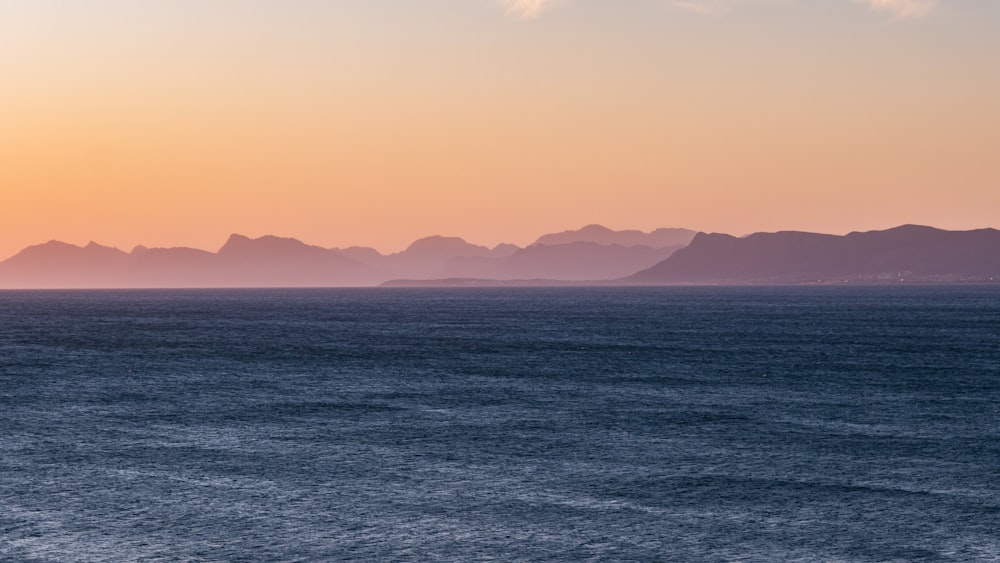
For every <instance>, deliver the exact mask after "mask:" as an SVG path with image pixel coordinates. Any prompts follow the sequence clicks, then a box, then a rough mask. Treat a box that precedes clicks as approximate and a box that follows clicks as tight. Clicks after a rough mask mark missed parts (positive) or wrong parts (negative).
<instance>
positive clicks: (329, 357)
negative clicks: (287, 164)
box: [0, 286, 1000, 561]
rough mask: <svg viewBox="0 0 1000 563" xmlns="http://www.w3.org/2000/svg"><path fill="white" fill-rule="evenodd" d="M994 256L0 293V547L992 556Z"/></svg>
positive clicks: (999, 373) (997, 371)
mask: <svg viewBox="0 0 1000 563" xmlns="http://www.w3.org/2000/svg"><path fill="white" fill-rule="evenodd" d="M997 342H1000V289H998V288H995V287H979V286H954V287H808V288H803V287H800V288H699V289H694V288H656V289H654V288H644V289H638V288H617V289H614V288H604V289H598V288H590V289H502V290H501V289H489V290H487V289H477V290H459V289H450V290H413V289H410V290H388V289H365V290H245V291H235V290H218V291H204V290H191V291H77V292H72V291H67V292H2V293H0V429H2V434H0V459H2V461H3V470H2V471H0V559H7V560H24V561H62V560H88V561H124V560H156V559H160V560H247V559H250V560H254V559H258V560H319V559H340V560H343V559H360V560H371V559H392V560H428V559H452V560H463V561H469V560H484V559H501V560H518V559H520V560H525V559H530V560H540V559H548V560H573V561H577V560H588V559H589V560H670V559H673V560H685V559H686V560H706V561H709V560H711V561H717V560H742V561H755V560H756V561H765V560H767V561H771V560H789V559H802V560H852V561H884V560H906V561H910V560H952V561H968V560H982V561H987V560H996V559H997V558H1000V542H998V540H997V536H996V530H997V529H1000V486H998V485H997V483H1000V464H998V459H1000V424H998V420H1000V347H998V346H997Z"/></svg>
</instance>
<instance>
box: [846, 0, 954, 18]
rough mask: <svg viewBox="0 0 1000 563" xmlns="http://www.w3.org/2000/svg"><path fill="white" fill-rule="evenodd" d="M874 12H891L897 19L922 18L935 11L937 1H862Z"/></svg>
mask: <svg viewBox="0 0 1000 563" xmlns="http://www.w3.org/2000/svg"><path fill="white" fill-rule="evenodd" d="M862 1H863V2H864V3H865V4H868V5H869V6H871V8H872V9H873V10H878V11H880V12H889V13H891V14H892V15H893V16H895V17H897V18H920V17H923V16H926V15H927V14H929V13H930V11H931V10H933V9H934V6H935V5H936V4H937V3H938V2H937V0H862Z"/></svg>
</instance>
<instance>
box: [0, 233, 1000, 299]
mask: <svg viewBox="0 0 1000 563" xmlns="http://www.w3.org/2000/svg"><path fill="white" fill-rule="evenodd" d="M657 232H663V233H666V235H669V236H672V237H676V236H682V237H684V236H687V233H694V231H688V230H687V229H657V230H656V231H652V232H651V233H643V232H642V231H612V230H611V229H607V228H606V227H602V226H600V225H588V226H585V227H583V228H581V229H578V230H576V231H563V232H561V233H553V234H552V235H543V236H542V237H539V239H537V241H536V242H535V243H534V244H532V245H530V246H528V247H525V248H520V247H517V246H515V245H510V244H499V245H497V246H495V247H493V248H489V247H486V246H481V245H476V244H472V243H469V242H467V241H465V240H464V239H462V238H460V237H454V236H438V235H435V236H430V237H423V238H420V239H417V240H416V241H414V242H413V243H412V244H410V245H409V246H408V247H407V248H406V249H405V250H403V251H401V252H397V253H393V254H382V253H380V252H378V251H377V250H375V249H373V248H367V247H349V248H345V249H339V248H324V247H320V246H316V245H310V244H307V243H305V242H302V241H300V240H298V239H295V238H290V237H280V236H275V235H264V236H261V237H257V238H250V237H248V236H245V235H242V234H238V233H234V234H232V235H230V236H229V237H228V239H227V240H226V242H225V243H224V244H223V245H222V246H221V247H219V249H218V250H217V251H215V252H211V251H207V250H200V249H196V248H187V247H166V248H147V247H145V246H142V245H137V246H135V247H134V248H133V249H132V250H131V251H130V252H125V251H122V250H120V249H118V248H115V247H110V246H103V245H101V244H98V243H96V242H94V241H91V242H89V243H88V244H87V245H85V246H76V245H73V244H68V243H65V242H60V241H57V240H50V241H48V242H45V243H42V244H38V245H31V246H28V247H25V248H24V249H22V250H21V251H20V252H18V253H17V254H15V255H14V256H12V257H10V258H8V259H7V260H4V261H2V262H0V288H42V287H44V288H99V287H123V288H125V287H338V286H345V287H346V286H373V285H379V284H383V283H387V282H392V281H393V280H395V281H396V282H397V283H398V282H400V281H401V280H402V281H404V282H406V283H413V284H418V285H434V284H435V283H437V282H441V281H448V280H450V282H449V283H451V284H455V283H461V284H463V285H487V284H496V285H532V284H535V285H552V284H560V283H562V284H569V285H581V284H583V285H587V284H591V285H620V284H640V285H670V284H734V285H739V284H790V283H791V284H795V283H888V282H892V283H898V282H901V281H908V282H942V283H950V282H964V281H1000V231H998V230H996V229H990V228H987V229H975V230H970V231H946V230H942V229H937V228H934V227H929V226H923V225H912V224H907V225H900V226H898V227H894V228H891V229H886V230H881V231H877V230H876V231H855V232H851V233H848V234H846V235H831V234H822V233H811V232H805V231H777V232H760V233H753V234H750V235H746V236H744V237H735V236H733V235H729V234H722V233H705V232H698V233H695V234H693V235H691V239H690V243H689V244H687V245H685V246H680V245H678V246H673V247H659V248H656V247H651V246H646V245H631V246H625V245H621V244H617V243H615V244H605V243H606V242H607V241H608V240H612V239H613V240H625V241H631V242H636V241H648V240H650V239H649V238H648V237H649V236H650V235H652V234H653V233H657ZM609 237H610V238H609ZM579 238H583V239H588V240H576V239H579ZM660 240H661V242H662V241H663V240H667V239H660ZM567 241H569V242H567ZM455 280H461V281H460V282H456V281H455Z"/></svg>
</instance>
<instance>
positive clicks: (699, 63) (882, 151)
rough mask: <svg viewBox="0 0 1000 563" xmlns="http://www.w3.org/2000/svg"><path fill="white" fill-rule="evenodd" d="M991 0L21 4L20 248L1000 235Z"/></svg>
mask: <svg viewBox="0 0 1000 563" xmlns="http://www.w3.org/2000/svg"><path fill="white" fill-rule="evenodd" d="M998 29H1000V2H996V1H995V0H937V1H934V0H798V1H796V0H677V1H674V0H420V1H419V2H414V1H413V0H171V1H170V2H158V1H143V0H0V258H5V257H7V256H10V255H12V254H14V253H15V252H17V251H18V250H20V249H21V248H23V247H25V246H28V245H31V244H38V243H42V242H45V241H47V240H50V239H57V240H62V241H65V242H70V243H73V244H81V245H82V244H86V243H87V242H88V241H90V240H94V241H97V242H99V243H101V244H106V245H111V246H117V247H120V248H122V249H125V250H129V249H131V248H132V246H134V245H137V244H144V245H147V246H192V247H196V248H204V249H208V250H216V249H217V248H218V247H220V246H221V245H222V244H223V243H224V242H225V240H226V238H227V237H228V235H229V234H230V233H233V232H238V233H242V234H245V235H248V236H261V235H265V234H275V235H281V236H290V237H296V238H299V239H301V240H303V241H305V242H308V243H311V244H318V245H321V246H326V247H346V246H351V245H365V246H374V247H376V248H378V249H379V250H381V251H383V252H394V251H398V250H401V249H403V248H405V247H406V246H407V245H408V244H409V242H411V241H413V240H414V239H416V238H418V237H422V236H427V235H433V234H440V235H453V236H462V237H463V238H465V239H466V240H469V241H470V242H474V243H477V244H486V245H490V246H492V245H495V244H498V243H501V242H511V243H515V244H520V245H524V244H528V243H530V242H532V241H533V240H534V239H535V238H537V237H538V236H539V235H541V234H544V233H548V232H556V231H562V230H567V229H574V228H579V227H581V226H583V225H586V224H590V223H601V224H603V225H605V226H608V227H611V228H615V229H626V228H629V229H643V230H651V229H654V228H657V227H687V228H691V229H695V230H703V231H712V232H727V233H731V234H737V235H740V234H746V233H749V232H755V231H776V230H807V231H816V232H828V233H846V232H849V231H854V230H873V229H883V228H889V227H892V226H896V225H900V224H904V223H918V224H927V225H933V226H937V227H941V228H948V229H971V228H981V227H1000V101H998V100H1000V33H998V32H997V30H998Z"/></svg>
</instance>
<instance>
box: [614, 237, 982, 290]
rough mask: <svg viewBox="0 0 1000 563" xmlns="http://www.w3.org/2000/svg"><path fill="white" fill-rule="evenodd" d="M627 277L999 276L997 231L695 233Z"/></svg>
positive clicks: (759, 280) (688, 280) (661, 280)
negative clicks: (682, 244) (673, 250)
mask: <svg viewBox="0 0 1000 563" xmlns="http://www.w3.org/2000/svg"><path fill="white" fill-rule="evenodd" d="M624 281H627V282H632V283H643V284H654V285H657V284H692V283H694V284H792V283H816V282H819V283H840V282H869V283H879V282H906V281H911V282H961V281H1000V231H997V230H995V229H979V230H974V231H944V230H940V229H935V228H932V227H924V226H918V225H903V226H901V227H896V228H894V229H888V230H885V231H869V232H854V233H850V234H848V235H844V236H835V235H823V234H816V233H803V232H793V231H784V232H777V233H756V234H752V235H749V236H746V237H742V238H737V237H734V236H731V235H725V234H706V233H698V234H697V235H696V236H695V237H694V239H693V240H692V241H691V244H689V245H688V246H687V247H685V248H684V249H682V250H679V251H677V252H676V253H674V254H673V255H671V256H670V257H669V258H667V259H666V260H664V261H662V262H660V263H659V264H656V265H655V266H652V267H650V268H648V269H645V270H642V271H640V272H637V273H636V274H634V275H632V276H629V277H628V278H626V280H624Z"/></svg>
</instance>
